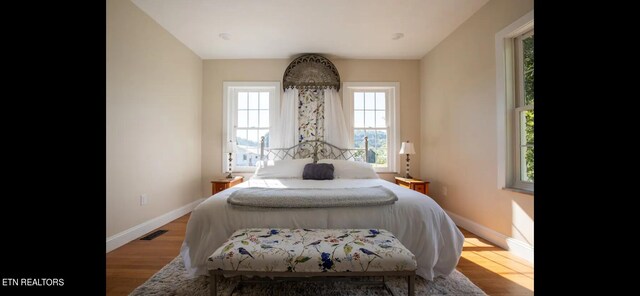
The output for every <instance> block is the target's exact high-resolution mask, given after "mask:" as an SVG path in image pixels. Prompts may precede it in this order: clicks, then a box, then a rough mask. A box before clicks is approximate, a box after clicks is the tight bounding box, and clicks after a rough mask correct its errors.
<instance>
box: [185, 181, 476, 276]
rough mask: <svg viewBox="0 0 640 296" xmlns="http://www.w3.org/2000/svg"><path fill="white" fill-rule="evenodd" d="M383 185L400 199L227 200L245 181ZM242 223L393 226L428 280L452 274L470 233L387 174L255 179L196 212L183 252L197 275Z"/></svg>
mask: <svg viewBox="0 0 640 296" xmlns="http://www.w3.org/2000/svg"><path fill="white" fill-rule="evenodd" d="M376 185H382V186H385V187H386V188H389V189H390V190H392V191H393V192H394V193H395V194H396V195H397V196H398V201H397V202H396V203H394V204H392V205H385V206H373V207H361V208H354V207H345V208H275V209H265V208H245V207H239V206H233V205H230V204H228V203H227V198H228V197H229V195H230V194H231V193H232V192H234V191H235V190H238V189H239V188H244V187H269V188H278V187H279V188H354V187H371V186H376ZM240 228H331V229H337V228H367V229H371V228H382V229H386V230H389V231H391V232H392V233H393V234H395V236H396V237H397V238H398V239H399V240H400V242H401V243H402V244H403V245H404V246H405V247H406V248H407V249H409V250H410V251H411V252H412V253H413V254H414V255H415V256H416V260H417V262H418V270H417V274H418V275H420V276H422V277H423V278H425V279H427V280H433V278H434V277H437V276H447V275H449V274H450V273H451V272H453V270H454V269H455V267H456V265H457V263H458V259H459V258H460V255H461V254H462V245H463V242H464V236H463V235H462V233H461V232H460V230H458V228H457V227H456V225H455V223H453V221H452V220H451V218H449V216H447V214H446V213H445V212H444V210H442V208H441V207H440V206H439V205H438V204H437V203H436V202H435V201H433V200H432V199H431V198H429V197H427V196H425V195H423V194H420V193H418V192H416V191H413V190H410V189H407V188H403V187H400V186H398V185H396V184H393V183H390V182H388V181H384V180H381V179H357V180H350V179H335V180H323V181H316V180H301V179H280V180H276V179H252V180H249V181H247V182H244V183H242V184H239V185H237V186H235V187H233V188H230V189H227V190H225V191H222V192H220V193H218V194H216V195H214V196H212V197H209V198H208V199H207V200H205V201H204V202H202V203H201V204H200V205H198V206H197V207H196V208H195V209H194V210H193V212H192V213H191V218H190V219H189V223H188V224H187V233H186V236H185V240H184V242H183V244H182V248H181V250H180V253H181V255H182V257H183V259H184V263H185V267H186V269H187V271H188V272H189V273H190V275H191V276H195V275H204V274H207V269H206V260H207V258H208V257H209V256H211V254H213V252H214V251H215V250H216V249H217V248H218V247H220V246H221V245H222V243H224V242H225V241H226V240H227V239H228V238H229V236H230V235H231V234H232V233H233V232H234V231H236V230H238V229H240Z"/></svg>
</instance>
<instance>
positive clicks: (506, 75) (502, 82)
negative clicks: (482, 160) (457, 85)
mask: <svg viewBox="0 0 640 296" xmlns="http://www.w3.org/2000/svg"><path fill="white" fill-rule="evenodd" d="M531 29H533V10H532V11H530V12H528V13H527V14H525V15H524V16H522V17H521V18H519V19H518V20H516V21H515V22H513V23H512V24H510V25H509V26H507V27H505V28H504V29H502V30H500V31H499V32H498V33H496V35H495V44H496V47H495V50H496V103H497V104H496V106H497V129H498V137H497V145H498V188H500V189H509V188H513V187H514V186H517V185H519V184H517V182H516V180H514V176H513V175H514V174H513V173H512V172H514V166H515V163H514V162H515V161H514V155H513V154H514V152H513V149H511V147H513V146H514V145H512V141H515V140H516V139H515V138H514V136H512V135H514V134H515V132H514V131H513V130H512V127H513V126H514V123H513V121H514V120H516V118H515V115H514V113H513V112H512V110H514V109H515V99H514V96H515V93H516V90H515V89H514V85H515V83H514V81H515V79H516V78H515V77H513V71H512V69H513V67H514V55H513V54H514V44H513V42H512V40H513V38H515V37H517V36H519V35H521V34H523V33H525V32H527V31H529V30H531ZM510 135H511V136H510ZM531 185H533V184H531ZM525 187H526V186H525ZM529 187H530V188H518V189H524V190H525V191H528V192H533V186H529Z"/></svg>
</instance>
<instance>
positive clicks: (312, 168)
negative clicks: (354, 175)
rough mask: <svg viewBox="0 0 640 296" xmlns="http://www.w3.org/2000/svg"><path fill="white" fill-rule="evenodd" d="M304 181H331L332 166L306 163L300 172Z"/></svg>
mask: <svg viewBox="0 0 640 296" xmlns="http://www.w3.org/2000/svg"><path fill="white" fill-rule="evenodd" d="M302 179H304V180H333V164H330V163H308V164H306V165H305V166H304V171H303V172H302Z"/></svg>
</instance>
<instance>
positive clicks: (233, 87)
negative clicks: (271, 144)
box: [221, 81, 282, 174]
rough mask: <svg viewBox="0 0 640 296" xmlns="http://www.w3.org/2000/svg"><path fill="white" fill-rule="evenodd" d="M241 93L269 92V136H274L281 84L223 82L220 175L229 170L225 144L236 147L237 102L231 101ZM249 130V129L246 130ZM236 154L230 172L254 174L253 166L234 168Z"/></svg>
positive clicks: (276, 82)
mask: <svg viewBox="0 0 640 296" xmlns="http://www.w3.org/2000/svg"><path fill="white" fill-rule="evenodd" d="M241 91H248V92H256V91H262V92H265V91H266V92H269V134H270V135H273V134H274V128H275V127H276V121H277V118H278V116H280V114H279V113H280V97H281V92H282V90H281V83H280V82H279V81H255V82H252V81H225V82H223V83H222V98H223V99H222V104H223V106H222V110H223V114H222V115H223V116H222V117H223V118H222V124H223V127H222V140H223V141H222V143H221V152H222V153H221V155H222V173H223V174H226V173H228V169H229V154H228V152H227V151H226V144H227V143H228V142H229V141H231V140H232V141H233V142H234V143H236V145H237V142H238V141H237V139H236V134H237V133H236V129H237V126H236V123H237V116H238V102H237V100H233V99H234V98H237V93H238V92H241ZM248 129H250V127H249V128H248ZM259 149H260V147H259V146H258V150H259ZM236 157H237V154H236V153H234V155H233V160H232V163H231V170H232V171H233V172H234V173H253V172H255V166H236V164H235V160H236Z"/></svg>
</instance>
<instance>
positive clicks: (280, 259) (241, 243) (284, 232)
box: [207, 228, 417, 295]
mask: <svg viewBox="0 0 640 296" xmlns="http://www.w3.org/2000/svg"><path fill="white" fill-rule="evenodd" d="M207 264H208V269H209V274H210V286H211V287H210V289H211V295H217V281H218V277H219V276H221V275H224V276H238V275H239V276H243V275H245V276H266V277H296V278H299V277H318V276H319V277H327V276H328V277H335V276H338V277H350V276H367V277H368V276H378V277H379V276H382V277H383V282H384V277H385V276H405V277H407V281H408V286H409V287H408V292H409V293H408V294H409V295H414V294H415V288H414V283H415V271H416V269H417V263H416V260H415V256H414V255H413V254H412V253H411V252H410V251H409V250H407V248H405V247H404V246H403V245H402V244H401V243H400V241H398V239H396V238H395V236H393V234H392V233H391V232H389V231H386V230H383V229H269V228H248V229H240V230H238V231H236V232H234V233H233V234H232V235H231V237H230V238H229V239H228V240H227V241H226V242H225V243H224V244H223V245H222V246H221V247H220V248H218V249H217V250H216V251H215V252H214V253H213V255H211V256H210V257H209V260H208V262H207ZM385 288H387V290H388V287H386V285H385Z"/></svg>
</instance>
